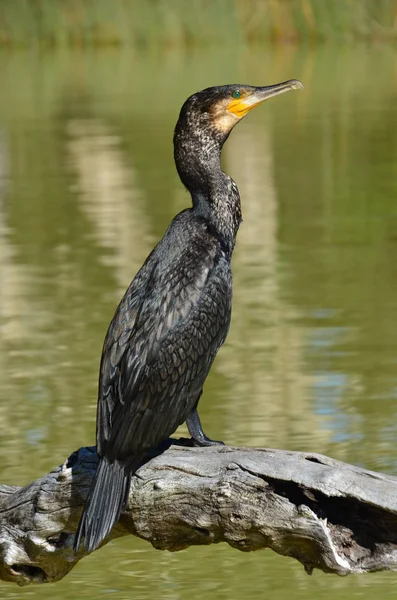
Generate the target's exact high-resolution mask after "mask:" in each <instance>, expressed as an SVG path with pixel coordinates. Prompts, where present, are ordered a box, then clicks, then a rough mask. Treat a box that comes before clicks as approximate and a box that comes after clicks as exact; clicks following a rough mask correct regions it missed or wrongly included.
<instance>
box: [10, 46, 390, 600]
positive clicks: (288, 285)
mask: <svg viewBox="0 0 397 600" xmlns="http://www.w3.org/2000/svg"><path fill="white" fill-rule="evenodd" d="M0 75H1V93H0V281H1V294H0V325H1V336H2V343H1V348H0V468H1V482H2V483H7V484H25V483H28V482H29V481H31V480H32V479H34V478H36V477H38V476H40V475H42V474H44V473H45V472H47V471H48V470H49V469H50V468H52V467H53V466H54V465H57V464H59V463H60V462H62V461H63V460H64V459H65V457H66V456H68V455H69V454H70V452H71V451H73V450H75V449H76V448H78V447H79V446H81V445H90V444H92V443H93V442H94V428H95V426H94V423H95V409H96V382H97V372H98V361H99V356H100V351H101V345H102V341H103V337H104V334H105V330H106V327H107V325H108V322H109V320H110V318H111V316H112V313H113V311H114V308H115V306H116V304H117V302H118V300H119V298H120V297H121V294H122V293H123V291H124V289H125V288H126V286H127V284H128V283H129V281H130V279H131V277H132V275H133V274H134V273H135V271H136V270H137V269H138V268H139V266H140V265H141V263H142V261H143V260H144V259H145V257H146V255H147V253H148V252H149V251H150V249H151V248H152V246H153V245H154V243H155V242H156V241H157V240H158V239H159V237H160V236H161V235H162V234H163V232H164V230H165V228H166V227H167V224H168V222H169V221H170V220H171V218H172V217H173V215H174V214H175V213H176V212H177V211H179V210H181V209H182V208H184V207H185V206H186V205H187V204H188V203H189V197H188V195H187V193H186V192H185V191H184V189H183V187H182V186H181V184H180V182H179V180H178V178H177V175H176V172H175V169H174V166H173V159H172V132H173V127H174V124H175V121H176V118H177V115H178V111H179V108H180V105H181V103H182V102H183V100H184V99H185V98H186V97H187V96H188V95H189V94H190V93H192V92H193V91H195V90H197V89H199V88H202V87H206V86H208V85H214V84H220V83H230V82H242V83H250V84H258V85H259V84H267V83H274V82H277V81H281V80H284V79H288V78H291V77H294V78H299V79H301V80H302V81H303V82H304V84H305V90H304V92H302V93H298V92H294V93H291V94H286V95H285V96H283V97H280V98H276V99H274V100H272V101H270V102H268V103H266V104H265V105H263V106H261V107H260V108H258V109H256V111H254V112H253V113H251V114H250V115H249V116H248V117H247V118H246V119H245V120H244V121H243V123H242V124H240V125H239V126H238V127H237V128H236V130H235V131H234V132H233V134H232V135H231V137H230V139H229V141H228V142H227V145H226V147H225V151H224V166H225V169H226V170H227V171H228V172H229V173H230V174H231V175H232V176H233V178H234V179H235V180H236V182H237V183H238V186H239V188H240V192H241V196H242V204H243V216H244V223H243V224H242V227H241V229H240V232H239V236H238V242H237V247H236V252H235V256H234V259H233V270H234V281H235V292H234V308H233V320H232V327H231V331H230V335H229V337H228V340H227V343H226V345H225V346H224V348H223V349H222V350H221V352H220V353H219V356H218V358H217V360H216V363H215V365H214V368H213V370H212V373H211V375H210V377H209V379H208V382H207V384H206V388H205V394H204V396H203V399H202V401H201V413H202V420H203V422H204V424H205V429H206V430H207V433H208V434H209V435H210V436H212V437H214V438H215V439H219V438H221V439H224V440H225V441H227V442H229V443H230V444H233V445H258V446H270V447H281V448H288V449H294V450H315V451H317V452H322V453H325V454H328V455H330V456H333V457H335V458H338V459H341V460H345V461H348V462H353V463H355V464H359V465H362V466H364V467H368V468H371V469H376V470H381V471H386V472H388V473H393V474H397V449H396V443H395V440H396V433H397V432H396V423H397V418H396V417H397V415H396V412H397V316H396V315H397V260H396V256H397V202H396V200H397V54H396V51H395V48H394V47H388V46H378V47H372V48H370V47H367V46H359V47H351V48H349V47H340V48H337V47H323V48H319V49H318V50H314V49H306V50H305V49H301V50H297V49H295V48H293V47H281V48H277V49H271V48H264V49H263V48H262V49H261V48H256V49H255V48H254V49H252V48H251V49H241V48H238V47H233V46H231V47H230V48H224V47H222V48H216V47H215V48H214V47H213V48H211V50H208V51H202V52H200V53H191V54H189V53H186V52H185V51H184V52H178V51H177V50H175V49H171V50H168V51H164V50H162V51H161V52H160V51H159V53H158V54H156V53H153V54H150V55H147V54H139V53H137V52H132V51H131V52H129V51H127V50H123V51H121V50H117V49H115V50H112V51H106V52H105V51H103V52H98V53H94V52H93V53H79V52H77V53H70V52H69V53H68V52H65V53H53V52H48V53H44V54H35V53H34V52H29V53H24V52H15V53H7V52H4V53H2V54H0ZM395 581H396V576H395V575H394V574H392V573H382V574H377V575H366V576H360V577H349V578H346V579H339V578H337V577H335V576H325V575H323V574H322V573H317V572H316V573H315V574H314V575H313V576H312V577H308V576H307V575H306V574H305V573H304V571H303V569H302V567H301V566H300V565H299V564H297V563H295V562H294V561H292V560H290V559H287V558H282V557H279V556H277V555H275V554H273V553H271V552H270V551H266V552H257V553H253V554H243V553H239V552H238V551H236V550H233V549H231V548H229V547H227V546H225V545H219V546H213V547H207V548H190V549H189V550H187V551H184V552H181V553H177V554H170V553H165V552H159V551H155V550H153V549H151V547H150V546H149V545H148V544H146V543H144V542H142V541H140V540H136V539H134V538H132V537H131V538H128V539H127V538H126V539H123V540H119V541H115V542H113V543H112V544H110V545H108V546H107V547H105V548H104V549H102V550H100V551H98V552H96V553H95V554H94V555H92V556H90V557H89V558H86V559H85V560H83V561H81V563H80V564H79V565H78V566H77V567H76V568H75V569H74V570H73V571H72V572H71V573H70V574H69V575H68V577H67V578H65V579H64V580H63V581H61V582H60V583H58V584H54V585H48V586H41V587H27V588H24V589H19V588H17V587H16V586H12V585H11V584H0V597H1V598H2V599H4V600H9V599H11V598H12V599H14V598H16V599H24V598H34V599H36V598H37V599H40V600H45V599H57V600H66V599H72V598H73V599H75V598H76V599H79V600H80V599H81V600H85V599H92V600H94V599H97V598H102V597H104V598H105V597H109V598H117V599H127V598H128V599H129V598H134V599H142V600H148V599H150V600H152V599H157V598H163V599H164V600H167V599H170V600H171V599H172V600H174V599H175V600H176V599H182V598H191V599H192V600H195V599H199V598H200V600H221V599H227V600H240V599H241V598H266V599H268V598H271V599H275V600H278V599H280V600H281V599H285V598H296V599H299V600H304V599H307V598H316V599H317V598H318V599H321V600H330V599H331V598H332V600H342V599H345V598H353V597H354V598H363V599H373V598H374V596H375V594H376V595H377V596H378V597H380V598H394V597H395Z"/></svg>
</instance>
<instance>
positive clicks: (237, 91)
mask: <svg viewBox="0 0 397 600" xmlns="http://www.w3.org/2000/svg"><path fill="white" fill-rule="evenodd" d="M232 96H233V98H235V99H236V100H237V99H238V98H240V96H241V92H240V90H236V91H235V92H233V94H232Z"/></svg>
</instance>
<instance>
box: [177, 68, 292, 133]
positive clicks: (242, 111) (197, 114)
mask: <svg viewBox="0 0 397 600" xmlns="http://www.w3.org/2000/svg"><path fill="white" fill-rule="evenodd" d="M302 88H303V85H302V84H301V82H300V81H298V80H297V79H290V80H289V81H284V82H282V83H277V84H275V85H269V86H265V87H253V86H250V85H239V84H233V85H222V86H216V87H210V88H206V89H205V90H202V91H200V92H197V93H196V94H193V95H192V96H190V97H189V98H188V99H187V100H186V102H185V103H184V105H183V106H182V109H181V113H180V116H179V121H178V125H180V126H182V127H183V128H185V127H186V128H188V129H189V130H190V132H193V131H196V132H197V133H198V135H202V136H210V137H212V135H213V136H214V138H216V139H218V140H220V141H222V142H224V141H225V140H226V138H227V137H228V135H229V133H230V132H231V130H232V129H233V127H234V126H235V125H237V123H239V121H241V119H242V118H243V117H245V115H246V114H248V113H249V111H250V110H252V109H253V108H254V107H255V106H258V104H261V103H262V102H264V101H265V100H268V99H269V98H273V96H277V95H279V94H283V93H284V92H289V91H290V90H298V89H302ZM177 128H178V126H177ZM211 134H212V135H211Z"/></svg>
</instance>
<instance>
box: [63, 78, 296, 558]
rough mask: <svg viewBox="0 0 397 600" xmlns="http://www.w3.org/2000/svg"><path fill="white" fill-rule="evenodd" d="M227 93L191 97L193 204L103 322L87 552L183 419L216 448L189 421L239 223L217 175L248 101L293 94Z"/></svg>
mask: <svg viewBox="0 0 397 600" xmlns="http://www.w3.org/2000/svg"><path fill="white" fill-rule="evenodd" d="M300 88H302V84H301V83H300V82H299V81H297V80H290V81H286V82H283V83H279V84H277V85H272V86H268V87H252V86H248V85H224V86H219V87H210V88H207V89H205V90H202V91H201V92H197V93H196V94H193V96H190V98H188V99H187V100H186V102H185V103H184V105H183V106H182V109H181V112H180V115H179V119H178V122H177V125H176V128H175V134H174V157H175V163H176V168H177V170H178V174H179V177H180V178H181V180H182V183H183V184H184V185H185V186H186V188H187V189H188V191H189V192H190V194H191V196H192V202H193V207H192V208H188V209H186V210H183V211H182V212H181V213H179V214H178V215H177V216H176V217H175V218H174V219H173V221H172V222H171V224H170V226H169V227H168V230H167V231H166V233H165V235H164V237H163V239H162V240H161V241H160V242H159V243H158V244H157V246H156V247H155V248H154V250H152V252H151V254H150V255H149V256H148V258H147V259H146V261H145V263H144V265H143V266H142V268H141V269H140V271H139V272H138V273H137V275H136V276H135V278H134V279H133V281H132V283H131V284H130V286H129V288H128V289H127V291H126V293H125V295H124V297H123V299H122V300H121V302H120V304H119V306H118V308H117V310H116V313H115V315H114V317H113V320H112V322H111V323H110V326H109V329H108V332H107V335H106V338H105V342H104V346H103V353H102V359H101V366H100V375H99V391H98V411H97V436H96V438H97V453H98V455H99V465H98V468H97V471H96V474H95V476H94V479H93V482H92V485H91V488H90V491H89V494H88V498H87V501H86V504H85V507H84V510H83V513H82V516H81V518H80V523H79V526H78V529H77V533H76V536H75V540H74V550H75V552H77V551H78V548H79V546H80V542H81V539H82V537H83V536H84V538H85V542H84V544H85V547H86V548H87V549H88V551H89V552H91V551H93V550H95V549H96V548H97V547H98V545H99V544H100V543H101V542H102V540H103V539H104V538H105V537H106V536H107V535H108V534H109V533H110V530H111V529H112V527H113V525H114V524H115V523H116V521H117V520H118V519H119V517H120V514H121V512H122V510H123V508H124V507H125V505H126V502H127V499H128V493H129V488H130V483H131V476H132V474H133V473H134V472H135V471H136V469H137V468H138V467H139V465H140V464H141V463H142V460H143V459H144V458H145V456H146V455H147V453H148V451H149V450H150V449H152V448H155V447H157V446H158V445H159V444H160V443H161V442H162V441H164V440H166V439H167V438H168V437H169V436H170V435H171V434H172V433H173V432H174V431H175V429H176V428H177V427H178V426H179V425H181V424H182V423H183V422H184V421H186V423H187V427H188V430H189V433H190V435H191V436H192V438H193V439H194V440H195V441H196V442H197V444H199V445H200V446H208V445H211V444H219V443H222V442H215V441H212V440H210V439H209V438H208V437H207V436H206V435H205V433H204V431H203V429H202V426H201V423H200V419H199V416H198V413H197V404H198V401H199V399H200V396H201V393H202V388H203V384H204V381H205V379H206V377H207V375H208V372H209V370H210V368H211V365H212V362H213V360H214V358H215V356H216V353H217V351H218V350H219V348H220V346H221V345H222V344H223V342H224V341H225V338H226V336H227V333H228V329H229V324H230V314H231V304H232V273H231V267H230V260H231V257H232V252H233V249H234V244H235V240H236V234H237V230H238V228H239V225H240V222H241V208H240V196H239V192H238V189H237V186H236V184H235V182H234V181H233V179H232V178H231V177H229V175H227V174H226V173H224V172H223V171H222V169H221V163H220V156H221V150H222V146H223V144H224V143H225V141H226V140H227V138H228V136H229V134H230V132H231V130H232V129H233V127H234V126H235V125H236V124H237V123H238V122H239V121H240V120H241V119H242V118H243V117H244V116H245V115H246V114H247V113H248V112H249V111H250V110H251V109H252V108H254V107H255V106H256V105H257V104H260V103H261V102H263V101H264V100H267V99H268V98H271V97H273V96H276V95H277V94H282V93H283V92H287V91H289V90H293V89H300Z"/></svg>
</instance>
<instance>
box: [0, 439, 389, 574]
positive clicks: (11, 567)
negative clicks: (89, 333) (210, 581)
mask: <svg viewBox="0 0 397 600" xmlns="http://www.w3.org/2000/svg"><path fill="white" fill-rule="evenodd" d="M96 464H97V457H96V454H95V448H81V449H80V450H79V451H77V452H75V453H73V454H72V455H71V456H70V457H69V458H68V459H67V461H66V462H65V463H64V464H63V465H62V466H60V467H58V468H56V469H54V470H53V471H51V473H48V475H45V476H44V477H43V478H41V479H38V480H37V481H35V482H33V483H32V484H30V485H28V486H27V487H25V488H18V487H9V486H0V578H1V579H3V580H5V581H13V582H14V583H17V584H19V585H25V584H27V583H31V582H35V583H43V582H46V581H57V580H59V579H62V577H64V576H65V575H66V574H67V573H68V572H69V571H70V570H71V569H72V568H73V567H74V565H75V564H76V563H77V561H78V560H80V559H81V558H83V556H84V555H85V552H84V551H80V553H79V555H78V556H77V557H76V556H74V554H73V550H72V542H73V536H74V531H75V529H76V527H77V523H78V519H79V515H80V511H81V508H82V505H83V502H84V499H85V496H86V494H87V491H88V486H89V484H90V481H91V478H92V475H93V473H94V471H95V467H96ZM128 533H131V534H133V535H136V536H138V537H141V538H143V539H145V540H147V541H148V542H150V543H151V544H152V545H153V546H154V547H155V548H159V549H167V550H171V551H175V550H182V549H183V548H186V547H187V546H190V545H194V544H196V545H197V544H199V545H203V544H211V543H218V542H227V543H228V544H230V545H231V546H233V547H234V548H237V549H239V550H243V551H246V552H248V551H251V550H259V549H261V548H267V547H268V548H271V549H272V550H274V551H275V552H278V553H279V554H282V555H285V556H291V557H293V558H295V559H297V560H299V561H300V562H301V563H302V564H303V565H304V567H305V569H306V571H307V572H308V573H311V572H312V570H313V568H318V569H321V570H322V571H325V572H327V573H336V574H338V575H347V574H349V573H363V572H367V571H378V570H387V569H396V568H397V478H396V477H391V476H388V475H384V474H381V473H374V472H371V471H365V470H363V469H360V468H358V467H354V466H352V465H348V464H345V463H341V462H338V461H336V460H333V459H331V458H327V457H325V456H321V455H319V454H307V453H303V452H288V451H283V450H264V449H254V448H229V447H227V446H225V447H211V448H191V447H187V446H186V445H177V444H173V445H172V446H171V447H170V448H169V449H168V450H167V451H166V452H164V453H163V454H160V455H158V456H156V457H155V458H153V459H152V460H151V461H149V462H148V463H146V464H145V465H144V466H142V467H141V468H140V469H139V471H138V472H137V474H136V476H135V477H134V478H133V482H132V485H131V492H130V497H129V503H128V507H127V510H126V512H125V513H124V515H123V517H122V520H121V522H120V524H118V525H117V526H116V527H115V528H114V529H113V531H112V535H111V538H116V537H119V536H122V535H127V534H128ZM108 541H109V540H108Z"/></svg>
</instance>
